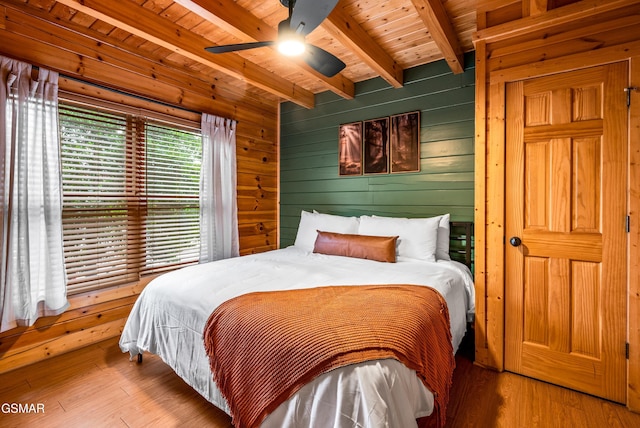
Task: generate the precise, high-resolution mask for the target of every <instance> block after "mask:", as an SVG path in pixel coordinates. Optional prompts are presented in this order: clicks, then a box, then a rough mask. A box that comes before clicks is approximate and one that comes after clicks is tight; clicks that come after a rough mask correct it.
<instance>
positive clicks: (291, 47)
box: [278, 39, 306, 56]
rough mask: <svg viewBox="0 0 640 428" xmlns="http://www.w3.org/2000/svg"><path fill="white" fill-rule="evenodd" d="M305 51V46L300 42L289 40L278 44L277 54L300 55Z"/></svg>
mask: <svg viewBox="0 0 640 428" xmlns="http://www.w3.org/2000/svg"><path fill="white" fill-rule="evenodd" d="M305 50H306V48H305V45H304V43H302V42H301V41H300V40H295V39H289V40H280V41H279V42H278V52H280V53H281V54H282V55H285V56H298V55H302V54H303V53H304V51H305Z"/></svg>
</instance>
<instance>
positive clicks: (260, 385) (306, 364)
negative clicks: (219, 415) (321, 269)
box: [204, 285, 455, 428]
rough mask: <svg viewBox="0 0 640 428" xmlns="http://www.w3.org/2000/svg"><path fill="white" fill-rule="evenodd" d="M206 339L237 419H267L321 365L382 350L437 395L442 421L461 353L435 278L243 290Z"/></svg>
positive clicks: (216, 315) (238, 422)
mask: <svg viewBox="0 0 640 428" xmlns="http://www.w3.org/2000/svg"><path fill="white" fill-rule="evenodd" d="M204 342H205V348H206V350H207V354H208V355H209V358H210V364H211V370H212V372H213V377H214V380H215V382H216V384H217V386H218V388H219V389H220V391H221V392H222V394H223V395H224V397H225V398H226V400H227V403H228V404H229V407H230V410H231V416H232V419H233V424H234V426H235V427H237V428H253V427H257V426H259V425H260V423H261V422H262V420H263V419H264V418H265V417H266V415H268V414H269V413H270V412H272V411H273V410H275V408H276V407H278V405H280V404H281V403H282V402H284V401H286V400H287V399H288V398H289V397H290V396H291V395H292V394H294V393H295V392H296V391H297V390H298V389H300V388H301V387H302V386H303V385H304V384H306V383H308V382H309V381H311V380H312V379H313V378H315V377H316V376H318V375H320V374H322V373H325V372H327V371H329V370H331V369H334V368H337V367H341V366H345V365H348V364H353V363H358V362H362V361H366V360H374V359H382V358H395V359H397V360H399V361H400V362H402V363H403V364H405V365H406V366H407V367H409V368H410V369H413V370H415V371H416V372H417V374H418V376H419V377H420V379H421V380H422V382H423V383H424V384H425V386H426V387H427V388H428V389H429V390H430V391H431V392H432V393H433V394H434V398H435V405H434V407H435V408H434V416H435V418H436V420H435V422H436V424H435V425H437V426H443V425H444V421H445V417H446V405H447V402H448V400H449V389H450V386H451V379H452V375H453V368H454V367H455V360H454V356H453V348H452V344H451V332H450V328H449V313H448V310H447V305H446V302H445V300H444V299H443V298H442V296H441V295H440V294H439V293H438V292H437V291H436V290H434V289H432V288H430V287H425V286H417V285H372V286H364V285H363V286H331V287H319V288H311V289H302V290H290V291H274V292H257V293H250V294H245V295H242V296H239V297H237V298H234V299H231V300H229V301H227V302H225V303H223V304H222V305H220V306H219V307H218V308H217V309H216V310H215V311H214V312H213V314H211V316H210V318H209V320H208V322H207V325H206V327H205V331H204ZM430 419H431V418H430ZM420 422H423V421H420Z"/></svg>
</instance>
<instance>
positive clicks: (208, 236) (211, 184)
mask: <svg viewBox="0 0 640 428" xmlns="http://www.w3.org/2000/svg"><path fill="white" fill-rule="evenodd" d="M201 125H202V126H201V130H202V169H201V171H200V263H204V262H210V261H213V260H219V259H226V258H229V257H236V256H237V255H238V254H239V243H238V202H237V198H236V192H237V191H236V187H237V186H236V183H237V177H236V121H235V120H231V119H224V118H222V117H218V116H213V115H210V114H206V113H203V114H202V124H201Z"/></svg>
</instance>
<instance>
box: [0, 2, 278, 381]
mask: <svg viewBox="0 0 640 428" xmlns="http://www.w3.org/2000/svg"><path fill="white" fill-rule="evenodd" d="M44 14H45V12H43V11H41V10H39V9H37V8H29V7H28V6H26V5H22V4H19V3H18V2H16V3H11V4H7V5H0V40H1V41H2V42H1V43H0V55H4V56H8V57H11V58H15V59H18V60H22V61H25V62H29V63H31V64H34V65H37V66H42V67H47V68H50V69H53V70H56V71H59V72H60V73H61V75H62V76H63V77H61V80H60V87H61V88H62V89H67V90H71V91H76V92H81V93H85V94H87V95H91V96H96V97H103V98H108V99H110V100H112V101H116V102H118V101H122V100H123V99H125V98H127V97H126V96H125V95H122V94H121V93H117V92H111V91H109V90H108V89H106V88H113V89H117V90H119V91H122V92H125V93H128V94H133V95H136V96H138V97H140V96H143V97H145V98H148V99H151V100H155V101H160V102H162V103H164V105H165V106H167V107H166V108H165V107H159V108H160V110H161V111H165V112H170V111H176V110H175V107H177V108H179V109H187V110H190V111H195V112H207V113H211V114H216V115H220V116H223V117H231V118H233V119H236V120H238V121H239V124H238V127H237V159H238V188H237V193H238V210H239V213H238V222H239V231H240V252H241V253H242V254H249V253H255V252H262V251H266V250H271V249H275V248H276V247H277V222H278V215H277V213H278V209H277V187H278V180H277V177H278V159H277V136H278V119H277V118H278V100H276V99H275V98H274V97H261V96H259V94H252V93H250V92H248V91H244V90H243V89H242V87H240V88H239V89H238V92H237V93H234V94H227V95H229V97H225V94H221V93H220V92H219V91H218V90H217V89H216V86H215V81H213V80H212V79H211V77H210V76H208V75H206V74H203V73H199V72H197V71H190V70H189V68H187V67H184V66H182V65H175V64H173V65H172V64H171V63H170V61H167V59H166V58H164V57H163V56H162V55H161V54H158V56H157V57H155V58H154V57H149V56H144V55H143V54H142V53H140V52H137V51H136V49H135V48H133V47H131V46H129V45H127V44H126V43H121V44H119V45H117V44H116V45H114V44H113V43H112V42H109V41H108V40H107V39H106V37H105V36H104V35H103V34H101V33H100V32H99V31H97V30H96V31H94V33H93V35H92V38H85V37H82V36H80V35H79V34H78V33H77V32H74V31H71V30H67V29H64V28H62V27H59V26H56V25H53V24H51V23H49V22H47V21H46V20H45V19H44ZM83 82H91V84H87V83H83ZM95 84H97V85H99V86H95ZM135 102H137V103H139V104H141V105H140V106H142V107H148V105H149V103H148V102H145V101H143V100H141V99H140V98H137V99H136V100H135ZM185 114H189V113H188V112H187V113H185ZM191 115H193V113H191ZM148 279H149V278H144V279H142V280H141V281H140V282H138V283H135V284H129V285H126V286H121V287H118V288H113V289H108V290H104V291H99V292H91V293H84V294H81V295H77V296H70V302H71V307H70V308H69V310H68V311H66V312H65V313H64V314H62V315H60V316H59V317H49V318H43V319H41V320H39V321H38V322H37V323H36V325H35V326H33V327H30V328H17V329H14V330H10V331H7V332H4V333H2V334H0V372H6V371H8V370H11V369H13V368H16V367H20V366H23V365H26V364H29V363H31V362H34V361H38V360H41V359H44V358H48V357H50V356H54V355H57V354H60V353H63V352H66V351H69V350H72V349H76V348H79V347H82V346H86V345H88V344H91V343H94V342H97V341H100V340H104V339H106V338H109V337H114V336H118V335H119V334H120V332H121V331H122V328H123V326H124V323H125V320H126V317H127V316H128V314H129V311H130V309H131V306H132V305H133V302H134V301H135V298H136V296H137V295H138V294H139V293H140V291H141V290H142V289H143V288H144V285H145V284H146V283H147V282H148ZM123 358H124V357H123Z"/></svg>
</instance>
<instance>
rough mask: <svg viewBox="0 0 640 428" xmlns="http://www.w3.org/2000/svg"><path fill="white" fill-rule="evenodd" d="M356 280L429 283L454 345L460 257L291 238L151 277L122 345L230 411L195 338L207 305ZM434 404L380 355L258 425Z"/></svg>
mask: <svg viewBox="0 0 640 428" xmlns="http://www.w3.org/2000/svg"><path fill="white" fill-rule="evenodd" d="M357 284H422V285H429V286H431V287H433V288H435V289H437V290H438V291H439V292H440V293H441V294H442V295H443V296H444V298H445V300H446V301H447V305H448V308H449V316H450V321H451V333H452V337H453V346H454V351H455V350H456V349H457V347H458V345H459V344H460V341H461V340H462V337H463V336H464V333H465V330H466V321H467V314H468V312H471V311H472V310H473V297H474V296H473V281H472V277H471V274H470V272H469V270H468V269H467V267H466V266H464V265H463V264H461V263H457V262H445V261H440V262H437V263H430V262H423V261H417V260H410V259H399V260H398V262H397V263H381V262H375V261H369V260H363V259H355V258H348V257H340V256H328V255H321V254H313V253H309V252H307V251H304V250H301V249H299V248H297V247H295V246H291V247H287V248H284V249H281V250H275V251H270V252H267V253H261V254H256V255H251V256H244V257H237V258H232V259H227V260H220V261H216V262H212V263H205V264H200V265H196V266H191V267H187V268H184V269H181V270H177V271H173V272H169V273H167V274H164V275H162V276H160V277H158V278H156V279H154V280H153V281H152V282H151V283H150V284H149V285H147V287H146V288H145V289H144V291H143V292H142V293H141V294H140V297H139V299H138V300H137V301H136V303H135V305H134V307H133V309H132V311H131V314H130V316H129V319H128V320H127V323H126V325H125V328H124V331H123V332H122V336H121V338H120V348H121V349H122V351H123V352H129V353H130V354H131V356H132V357H133V356H135V355H136V354H138V353H141V352H142V351H148V352H151V353H154V354H157V355H159V356H160V357H161V358H162V359H163V360H164V361H165V362H166V363H167V364H168V365H169V366H170V367H171V368H172V369H173V370H174V371H175V372H176V373H177V374H178V375H179V376H180V377H182V378H183V379H184V380H185V381H186V382H187V383H188V384H189V385H191V386H192V387H193V388H194V389H195V390H196V391H198V392H199V393H200V394H201V395H202V396H204V397H205V398H206V399H207V400H209V401H210V402H211V403H213V404H214V405H216V406H217V407H219V408H221V409H222V410H224V411H225V412H227V413H229V408H228V406H227V403H226V401H225V399H224V397H223V396H222V395H221V394H220V392H219V390H218V389H217V387H216V385H215V383H214V382H213V379H212V374H211V371H210V369H209V360H208V357H207V355H206V353H205V350H204V345H203V341H202V332H203V329H204V325H205V323H206V321H207V319H208V318H209V315H210V314H211V313H212V312H213V310H214V309H215V308H216V307H217V306H218V305H219V304H220V303H222V302H224V301H225V300H228V299H230V298H232V297H235V296H238V295H240V294H245V293H248V292H253V291H266V290H287V289H294V288H309V287H317V286H326V285H357ZM283 364H286V362H283ZM432 410H433V395H432V394H431V392H430V391H429V390H428V389H427V388H425V387H424V385H423V384H422V383H421V382H420V380H419V379H418V377H417V376H416V375H415V372H414V371H412V370H409V369H408V368H406V367H405V366H404V365H402V364H401V363H399V362H397V361H395V360H391V359H386V360H377V361H370V362H365V363H362V364H355V365H351V366H347V367H343V368H341V369H336V370H333V371H331V372H329V373H325V374H324V375H322V376H319V377H318V378H316V379H315V380H314V381H313V382H311V383H310V384H308V385H306V386H305V387H303V388H302V389H301V390H299V391H298V392H297V393H296V394H295V395H294V396H293V397H291V398H290V399H289V400H288V401H286V402H285V403H283V404H282V405H281V406H280V407H279V408H277V409H276V410H275V411H274V412H273V413H272V414H271V415H269V416H268V417H267V418H266V419H265V421H264V422H263V424H262V427H263V428H271V427H273V428H275V427H278V428H286V427H290V428H302V427H309V428H311V427H314V428H317V427H322V428H325V427H327V428H329V427H333V428H341V427H347V426H348V427H368V428H374V427H375V428H377V427H411V426H416V422H415V419H416V418H418V417H422V416H427V415H429V414H431V412H432Z"/></svg>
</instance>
